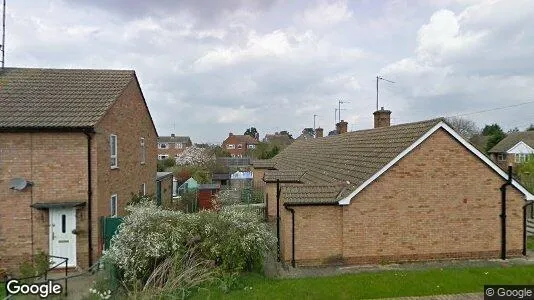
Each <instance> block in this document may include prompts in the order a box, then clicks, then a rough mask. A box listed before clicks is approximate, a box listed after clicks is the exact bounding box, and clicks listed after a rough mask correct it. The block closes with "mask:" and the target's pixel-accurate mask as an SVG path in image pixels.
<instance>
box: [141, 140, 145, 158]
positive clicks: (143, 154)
mask: <svg viewBox="0 0 534 300" xmlns="http://www.w3.org/2000/svg"><path fill="white" fill-rule="evenodd" d="M145 161H146V147H145V138H141V164H144V163H145Z"/></svg>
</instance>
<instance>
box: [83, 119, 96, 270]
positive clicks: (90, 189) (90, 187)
mask: <svg viewBox="0 0 534 300" xmlns="http://www.w3.org/2000/svg"><path fill="white" fill-rule="evenodd" d="M83 133H84V134H85V135H86V136H87V247H88V253H89V260H88V261H89V267H91V266H92V265H93V243H92V240H93V226H92V220H93V218H92V205H91V204H92V199H93V179H92V178H93V176H92V175H93V174H92V172H91V165H92V157H91V139H92V136H91V133H95V131H94V129H90V130H84V131H83Z"/></svg>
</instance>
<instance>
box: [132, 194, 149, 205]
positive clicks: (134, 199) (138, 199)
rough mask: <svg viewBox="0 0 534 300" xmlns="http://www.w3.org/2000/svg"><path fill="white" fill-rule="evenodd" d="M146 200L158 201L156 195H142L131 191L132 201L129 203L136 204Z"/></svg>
mask: <svg viewBox="0 0 534 300" xmlns="http://www.w3.org/2000/svg"><path fill="white" fill-rule="evenodd" d="M146 201H152V202H153V203H156V197H155V196H154V195H141V194H134V193H131V195H130V201H128V203H127V205H136V204H139V203H141V202H146Z"/></svg>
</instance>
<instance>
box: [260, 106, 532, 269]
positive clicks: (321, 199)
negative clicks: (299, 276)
mask: <svg viewBox="0 0 534 300" xmlns="http://www.w3.org/2000/svg"><path fill="white" fill-rule="evenodd" d="M390 113H391V112H390V111H386V110H383V109H382V110H380V111H377V112H375V114H374V115H375V128H374V129H369V130H361V131H353V132H346V130H343V124H338V130H337V131H338V134H337V135H333V136H329V137H323V138H313V139H307V140H300V141H295V142H294V143H293V144H291V145H290V146H288V147H287V148H286V149H285V150H284V151H282V152H281V153H280V154H279V155H277V156H276V157H274V158H273V159H271V160H270V161H268V162H255V163H254V164H253V166H254V177H256V176H261V177H263V179H264V182H265V187H264V190H265V198H266V205H267V210H268V215H269V216H270V218H271V219H276V217H277V213H278V214H279V220H280V227H279V228H280V229H279V234H280V237H279V243H280V255H281V259H282V260H283V261H286V262H291V263H292V264H293V265H294V266H295V265H298V266H306V265H324V264H365V263H384V262H402V261H417V260H433V259H464V258H498V257H501V254H503V253H505V254H506V255H507V256H519V255H521V254H522V251H523V249H524V240H525V239H524V235H523V234H524V221H523V207H524V205H525V204H526V203H532V200H534V196H533V195H532V194H531V193H529V192H528V191H527V190H526V189H525V188H524V187H523V186H521V185H520V184H519V183H518V182H517V181H515V180H512V181H511V182H510V184H509V185H506V188H505V191H506V193H505V196H506V206H507V208H506V209H507V210H506V216H507V217H506V225H505V228H506V242H505V243H503V238H502V236H501V224H502V223H501V220H502V219H501V218H500V214H501V195H502V194H501V187H502V186H503V184H506V183H507V180H508V175H507V174H506V172H505V171H503V170H502V169H501V168H499V167H498V166H497V165H496V164H495V163H493V162H492V161H491V160H490V159H489V158H487V157H486V156H485V155H483V154H482V153H481V152H480V151H478V150H477V149H476V148H475V147H473V146H472V145H471V144H470V143H469V142H467V141H466V140H465V139H463V138H462V137H461V136H460V135H459V134H458V133H457V132H455V131H454V130H453V129H452V128H451V127H450V126H449V125H448V124H447V123H446V122H445V121H444V120H443V119H434V120H428V121H422V122H416V123H408V124H400V125H395V126H390V119H389V116H390ZM340 129H341V130H340ZM261 174H263V175H261ZM278 187H279V188H278ZM277 194H279V198H278V199H277ZM277 200H278V201H279V204H277ZM277 207H278V208H279V209H278V211H277ZM503 245H504V246H506V250H504V251H503ZM501 251H503V252H502V253H501Z"/></svg>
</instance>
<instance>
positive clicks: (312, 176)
mask: <svg viewBox="0 0 534 300" xmlns="http://www.w3.org/2000/svg"><path fill="white" fill-rule="evenodd" d="M440 121H443V119H441V118H440V119H433V120H428V121H421V122H416V123H408V124H401V125H395V126H390V127H382V128H376V129H369V130H361V131H352V132H348V133H344V134H340V135H336V136H329V137H323V138H315V139H308V140H299V141H295V142H294V143H293V144H291V145H290V146H288V147H287V148H286V149H284V150H283V151H282V152H281V153H280V154H278V155H277V156H276V157H274V158H273V161H274V162H275V167H276V168H277V169H278V170H277V171H266V172H265V178H266V179H267V178H268V179H269V180H271V181H276V178H277V176H278V178H279V177H280V176H281V175H282V174H288V173H290V172H293V173H298V174H302V176H300V178H299V180H300V182H302V183H303V184H304V185H305V186H306V187H303V189H307V190H306V192H305V191H303V192H302V193H300V194H299V190H298V189H296V190H295V192H293V193H292V195H291V197H292V201H294V202H295V201H309V200H313V198H314V197H311V198H310V197H309V196H308V191H320V190H321V189H324V188H325V186H333V187H332V190H331V191H333V190H336V189H337V191H338V193H337V194H336V196H337V197H334V198H332V199H330V201H337V200H339V199H338V198H339V197H342V196H345V195H348V194H349V193H350V192H351V191H353V190H355V189H356V188H357V187H358V186H360V185H361V184H363V183H364V182H365V181H366V180H367V179H369V178H371V176H373V175H374V174H375V173H377V172H378V171H379V170H380V169H381V168H383V167H384V166H385V165H387V164H388V163H389V162H390V161H392V160H393V159H394V158H395V157H396V156H398V155H399V154H400V153H401V152H402V151H403V150H405V149H406V148H408V147H409V146H410V145H411V144H413V143H414V142H415V141H417V140H418V139H419V138H420V137H421V136H422V135H424V134H425V133H426V132H428V131H429V130H430V129H431V128H432V127H434V126H435V125H437V124H438V123H439V122H440ZM340 182H343V183H344V184H345V188H343V189H340V188H339V183H340ZM314 186H315V187H314ZM332 194H333V192H332V193H326V194H323V196H317V197H316V198H318V199H320V201H323V202H324V201H327V200H326V199H325V195H329V196H331V195H332ZM284 197H286V195H284ZM300 198H302V200H299V199H300ZM313 201H315V200H313ZM317 201H319V200H317Z"/></svg>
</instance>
